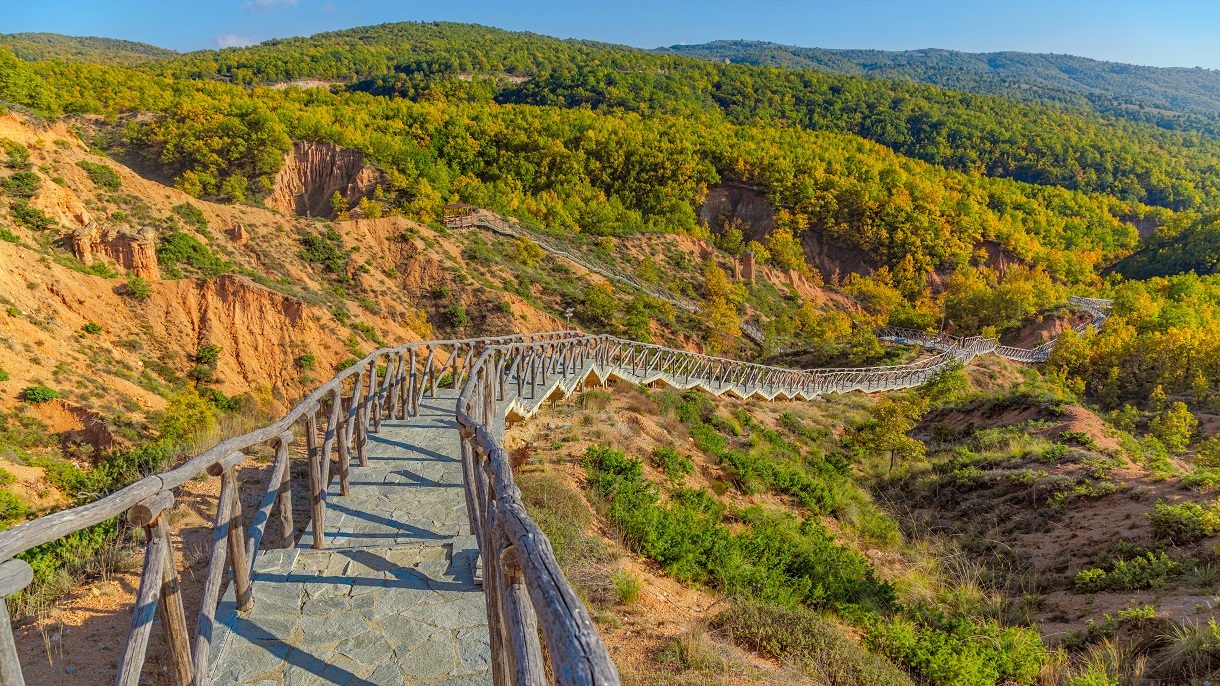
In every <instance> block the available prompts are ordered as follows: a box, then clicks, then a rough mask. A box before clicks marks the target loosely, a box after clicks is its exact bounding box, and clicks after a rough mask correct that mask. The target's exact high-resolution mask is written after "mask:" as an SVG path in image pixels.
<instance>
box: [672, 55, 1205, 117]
mask: <svg viewBox="0 0 1220 686" xmlns="http://www.w3.org/2000/svg"><path fill="white" fill-rule="evenodd" d="M658 52H664V53H669V54H675V55H684V56H687V57H697V58H700V59H705V60H709V61H714V62H724V61H725V60H726V59H727V60H729V61H730V62H734V63H745V64H754V65H765V66H772V67H779V68H784V69H816V70H819V71H825V72H830V73H835V74H851V75H857V76H871V77H878V78H886V79H900V80H906V81H913V82H916V83H925V84H929V85H934V86H940V87H943V88H950V89H953V90H965V91H970V92H973V93H980V94H985V95H1002V96H1005V97H1012V98H1015V99H1019V100H1027V101H1043V102H1045V101H1054V102H1062V103H1064V104H1071V105H1078V106H1080V105H1084V106H1088V105H1090V104H1092V105H1094V106H1095V108H1104V107H1107V106H1109V107H1112V106H1114V105H1118V106H1126V107H1139V106H1140V105H1143V106H1144V107H1146V108H1152V109H1166V110H1172V111H1175V112H1183V111H1199V112H1208V113H1220V71H1217V70H1212V69H1200V68H1197V67H1196V68H1189V67H1143V66H1138V65H1134V64H1123V63H1120V62H1104V61H1100V60H1094V59H1089V58H1087V57H1076V56H1074V55H1059V54H1047V53H1029V52H985V53H970V52H959V51H956V50H941V49H935V48H929V49H924V50H905V51H887V50H831V49H826V48H802V47H796V46H790V45H780V44H778V43H768V42H765V41H745V40H737V41H731V40H720V41H712V42H710V43H703V44H700V45H675V46H672V47H669V48H658ZM1114 101H1117V103H1116V102H1114Z"/></svg>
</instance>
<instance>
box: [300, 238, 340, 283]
mask: <svg viewBox="0 0 1220 686" xmlns="http://www.w3.org/2000/svg"><path fill="white" fill-rule="evenodd" d="M300 255H301V259H302V260H304V261H306V262H315V263H318V264H321V265H322V267H323V268H324V269H325V270H326V271H328V272H331V273H334V274H342V273H344V272H345V271H346V269H347V263H348V262H349V261H350V258H349V257H348V253H347V251H346V250H344V249H343V237H342V236H340V235H339V232H338V231H335V230H334V229H333V228H331V229H328V230H327V231H326V233H324V234H322V235H319V234H316V233H307V234H305V235H304V236H301V253H300Z"/></svg>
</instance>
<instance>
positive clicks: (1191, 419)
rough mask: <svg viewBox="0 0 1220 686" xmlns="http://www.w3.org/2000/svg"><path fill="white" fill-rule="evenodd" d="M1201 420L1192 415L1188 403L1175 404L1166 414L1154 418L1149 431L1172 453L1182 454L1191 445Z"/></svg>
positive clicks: (1149, 424) (1149, 425)
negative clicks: (1191, 439)
mask: <svg viewBox="0 0 1220 686" xmlns="http://www.w3.org/2000/svg"><path fill="white" fill-rule="evenodd" d="M1198 425H1199V420H1197V419H1195V416H1194V415H1193V414H1191V413H1190V410H1189V409H1188V408H1187V407H1186V403H1183V402H1175V403H1174V404H1173V405H1172V406H1171V407H1170V408H1169V410H1168V411H1167V412H1165V414H1162V415H1159V416H1157V417H1153V418H1152V421H1151V422H1149V423H1148V431H1149V433H1151V434H1152V435H1153V436H1154V437H1155V438H1156V439H1157V440H1159V441H1160V442H1161V443H1162V444H1163V445H1164V446H1165V447H1166V448H1167V449H1168V450H1169V451H1170V452H1171V453H1175V454H1177V453H1181V452H1182V451H1184V450H1186V446H1188V445H1190V438H1191V436H1193V435H1194V433H1195V427H1197V426H1198Z"/></svg>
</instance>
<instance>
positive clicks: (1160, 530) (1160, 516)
mask: <svg viewBox="0 0 1220 686" xmlns="http://www.w3.org/2000/svg"><path fill="white" fill-rule="evenodd" d="M1147 517H1148V519H1150V520H1151V521H1152V533H1153V535H1154V536H1155V537H1156V538H1157V539H1159V540H1166V541H1169V542H1171V543H1173V544H1174V545H1186V544H1189V543H1194V542H1195V541H1198V540H1200V539H1203V538H1207V537H1208V536H1211V535H1212V534H1214V533H1216V529H1217V525H1218V524H1220V518H1218V517H1217V513H1216V511H1215V508H1205V507H1203V506H1202V505H1200V504H1198V503H1192V502H1189V501H1188V502H1184V503H1181V504H1178V505H1170V504H1168V503H1165V502H1158V503H1157V504H1156V505H1155V506H1154V508H1153V511H1152V512H1149V513H1148V514H1147Z"/></svg>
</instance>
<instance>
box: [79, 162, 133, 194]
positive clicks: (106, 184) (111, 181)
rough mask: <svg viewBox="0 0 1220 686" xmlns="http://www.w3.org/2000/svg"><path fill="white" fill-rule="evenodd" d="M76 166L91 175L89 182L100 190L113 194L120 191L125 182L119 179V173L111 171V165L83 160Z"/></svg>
mask: <svg viewBox="0 0 1220 686" xmlns="http://www.w3.org/2000/svg"><path fill="white" fill-rule="evenodd" d="M76 166H78V167H80V168H81V169H84V170H85V173H86V174H88V175H89V180H90V181H92V182H93V185H95V186H97V187H98V188H104V189H106V190H108V191H110V192H112V193H113V192H114V191H117V190H118V189H119V186H122V185H123V180H122V179H120V178H119V173H118V172H116V171H115V170H114V169H111V168H110V166H109V165H105V164H97V163H94V162H89V161H88V160H81V161H80V162H77V163H76Z"/></svg>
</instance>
